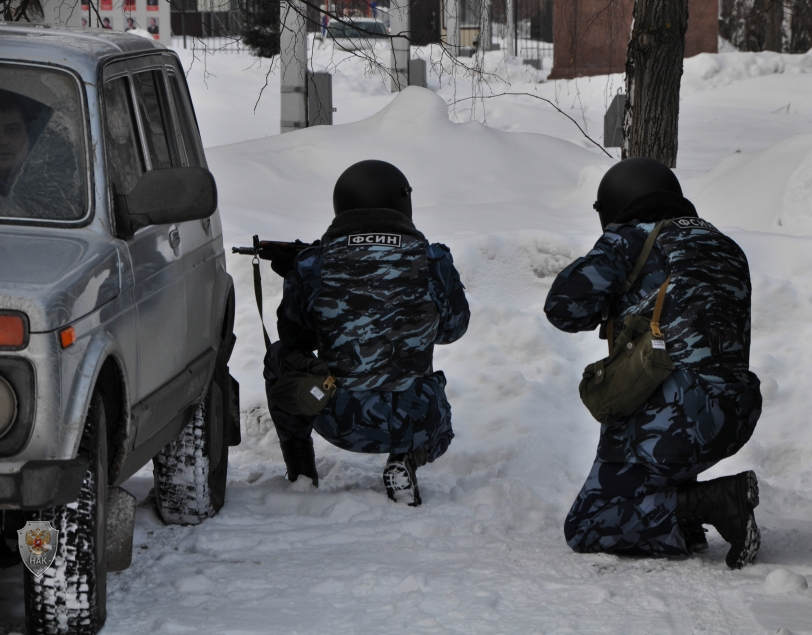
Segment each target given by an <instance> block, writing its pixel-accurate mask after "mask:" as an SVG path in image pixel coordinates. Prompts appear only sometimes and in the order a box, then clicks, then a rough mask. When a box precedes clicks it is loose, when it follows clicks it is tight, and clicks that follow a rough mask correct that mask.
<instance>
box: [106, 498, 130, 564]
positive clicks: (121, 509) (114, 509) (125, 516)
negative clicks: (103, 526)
mask: <svg viewBox="0 0 812 635" xmlns="http://www.w3.org/2000/svg"><path fill="white" fill-rule="evenodd" d="M135 503H136V501H135V496H133V495H132V494H130V493H129V492H128V491H127V490H125V489H122V488H120V487H111V488H109V489H108V490H107V570H108V571H124V570H125V569H128V568H129V566H130V564H131V563H132V560H133V530H134V528H135Z"/></svg>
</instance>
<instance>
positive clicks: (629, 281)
mask: <svg viewBox="0 0 812 635" xmlns="http://www.w3.org/2000/svg"><path fill="white" fill-rule="evenodd" d="M670 222H671V219H667V220H661V221H660V222H659V223H657V224H656V225H655V226H654V227H653V228H652V230H651V231H650V232H649V234H648V236H647V237H646V242H645V243H643V249H642V250H641V251H640V255H639V256H638V257H637V262H636V263H634V269H632V271H631V273H630V274H629V276H628V277H627V278H626V280H625V282H624V283H623V286H622V287H621V288H620V295H623V294H625V293H626V292H627V291H628V290H629V289H631V288H632V285H633V284H634V283H635V282H636V281H637V277H638V276H639V275H640V272H641V271H643V267H645V265H646V261H647V260H648V257H649V255H650V254H651V250H652V249H654V242H655V241H656V240H657V236H658V235H659V234H660V230H661V229H662V228H663V227H665V226H666V225H667V224H668V223H670ZM666 282H668V281H666ZM657 319H658V320H659V314H658V316H657ZM614 322H615V319H614V318H610V319H609V322H607V324H606V340H607V343H608V344H609V354H610V355H611V354H612V351H613V350H614V348H615V342H614V337H613V336H614Z"/></svg>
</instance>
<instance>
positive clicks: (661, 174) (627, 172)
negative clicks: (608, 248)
mask: <svg viewBox="0 0 812 635" xmlns="http://www.w3.org/2000/svg"><path fill="white" fill-rule="evenodd" d="M655 192H663V193H670V194H672V195H673V194H676V195H677V196H679V197H682V188H681V187H680V185H679V181H678V180H677V177H676V176H674V173H673V172H672V171H671V169H670V168H667V167H666V166H665V165H663V164H662V163H660V162H659V161H655V160H654V159H642V158H635V159H625V160H623V161H621V162H620V163H617V164H615V165H613V166H612V167H611V168H609V171H608V172H607V173H606V174H604V175H603V179H601V184H600V185H599V186H598V200H597V201H595V205H593V207H594V208H595V210H596V211H597V212H598V214H600V218H601V227H603V228H604V229H606V226H607V225H609V224H610V223H614V222H617V220H618V218H619V217H620V215H621V212H622V211H623V210H624V209H625V208H626V207H628V206H629V204H630V203H632V202H633V201H634V200H635V199H638V198H640V197H641V196H645V195H647V194H653V193H655Z"/></svg>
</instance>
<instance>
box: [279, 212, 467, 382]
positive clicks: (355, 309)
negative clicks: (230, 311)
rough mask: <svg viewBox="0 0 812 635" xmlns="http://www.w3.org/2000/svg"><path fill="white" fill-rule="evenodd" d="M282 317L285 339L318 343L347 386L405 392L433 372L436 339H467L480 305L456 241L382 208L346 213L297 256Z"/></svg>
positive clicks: (305, 346) (308, 345) (305, 345)
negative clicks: (454, 251) (457, 257)
mask: <svg viewBox="0 0 812 635" xmlns="http://www.w3.org/2000/svg"><path fill="white" fill-rule="evenodd" d="M357 212H369V211H368V210H357ZM393 215H394V216H393ZM277 316H278V327H279V335H280V339H282V341H283V343H285V344H286V345H288V346H294V347H296V348H299V349H300V350H316V349H317V350H318V353H319V358H320V359H322V360H323V361H324V362H325V363H326V364H327V366H328V367H329V368H330V370H331V371H332V372H333V374H335V376H336V377H337V378H338V379H339V382H340V384H341V386H343V387H344V388H346V389H348V390H382V391H401V390H405V389H407V388H408V387H409V386H410V385H411V383H412V382H413V381H414V379H415V378H417V377H422V376H426V375H428V374H429V373H431V372H432V353H433V348H434V344H449V343H451V342H454V341H456V340H458V339H459V338H460V337H462V336H463V334H464V333H465V331H466V330H467V328H468V320H469V318H470V312H469V309H468V303H467V301H466V299H465V291H464V287H463V285H462V282H461V281H460V277H459V274H458V273H457V270H456V268H455V267H454V262H453V259H452V258H451V252H450V251H449V250H448V247H446V246H445V245H441V244H437V243H435V244H429V243H428V242H427V241H426V239H425V238H424V237H423V235H422V234H421V233H420V232H418V231H417V230H416V229H415V228H414V225H412V223H411V221H409V220H408V219H407V218H406V217H405V216H402V215H401V214H398V213H397V212H394V211H389V210H376V211H375V213H374V214H371V213H366V214H361V213H355V212H352V211H350V212H343V213H342V214H341V215H340V216H338V217H336V220H335V221H334V223H333V225H331V227H330V229H329V230H328V232H327V233H326V234H325V236H324V237H323V239H322V241H321V244H319V245H318V246H314V247H311V248H308V249H305V250H304V251H302V252H301V253H300V254H299V256H297V258H296V261H295V265H294V268H293V270H292V271H291V272H290V273H289V274H288V275H287V276H286V277H285V285H284V295H283V299H282V304H281V305H280V307H279V310H278V312H277Z"/></svg>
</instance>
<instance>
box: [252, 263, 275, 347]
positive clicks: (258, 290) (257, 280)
mask: <svg viewBox="0 0 812 635" xmlns="http://www.w3.org/2000/svg"><path fill="white" fill-rule="evenodd" d="M251 264H252V265H253V266H254V296H256V299H257V309H259V322H260V324H262V336H263V337H264V338H265V350H268V349H269V348H271V338H270V337H268V331H267V330H266V329H265V320H264V318H263V317H262V276H261V275H260V273H259V258H258V257H256V256H255V257H254V259H253V260H252V261H251Z"/></svg>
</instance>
